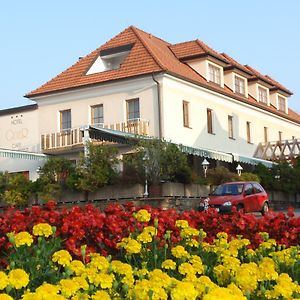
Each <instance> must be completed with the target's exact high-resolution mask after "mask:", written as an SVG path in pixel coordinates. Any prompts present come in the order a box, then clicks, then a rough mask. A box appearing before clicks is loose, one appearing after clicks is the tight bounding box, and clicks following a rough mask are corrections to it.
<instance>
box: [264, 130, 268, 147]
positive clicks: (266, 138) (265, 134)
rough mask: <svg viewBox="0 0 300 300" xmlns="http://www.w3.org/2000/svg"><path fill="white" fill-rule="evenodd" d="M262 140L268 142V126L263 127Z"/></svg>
mask: <svg viewBox="0 0 300 300" xmlns="http://www.w3.org/2000/svg"><path fill="white" fill-rule="evenodd" d="M264 141H265V143H267V142H268V127H264Z"/></svg>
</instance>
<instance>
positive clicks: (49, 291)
mask: <svg viewBox="0 0 300 300" xmlns="http://www.w3.org/2000/svg"><path fill="white" fill-rule="evenodd" d="M35 291H36V293H37V294H39V295H41V296H43V297H45V296H53V295H56V294H58V292H59V287H58V286H56V285H53V284H49V283H44V284H42V285H41V286H39V287H38V288H37V289H36V290H35Z"/></svg>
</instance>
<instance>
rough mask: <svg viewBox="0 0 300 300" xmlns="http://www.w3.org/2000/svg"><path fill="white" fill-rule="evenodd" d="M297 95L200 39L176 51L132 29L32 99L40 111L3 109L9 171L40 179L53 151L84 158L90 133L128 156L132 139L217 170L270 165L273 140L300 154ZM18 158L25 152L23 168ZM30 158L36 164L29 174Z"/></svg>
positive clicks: (1, 144) (3, 156)
mask: <svg viewBox="0 0 300 300" xmlns="http://www.w3.org/2000/svg"><path fill="white" fill-rule="evenodd" d="M291 95H292V93H291V92H290V91H289V90H288V89H287V88H285V87H283V86H282V85H281V84H279V83H278V82H276V81H275V80H274V79H272V78H271V77H269V76H266V75H262V74H260V73H259V72H258V71H256V70H255V69H253V68H251V67H250V66H247V65H241V64H240V63H238V62H237V61H235V60H234V59H233V58H231V57H230V56H228V55H227V54H224V53H222V54H221V53H218V52H216V51H215V50H213V49H212V48H210V47H208V46H207V45H206V44H204V43H203V42H201V41H199V40H194V41H189V42H183V43H179V44H170V43H168V42H166V41H164V40H162V39H160V38H157V37H155V36H153V35H151V34H149V33H146V32H144V31H142V30H140V29H138V28H136V27H133V26H130V27H129V28H127V29H125V30H124V31H123V32H121V33H120V34H118V35H117V36H115V37H114V38H112V39H111V40H109V41H108V42H106V43H105V44H104V45H102V46H101V47H99V48H98V49H96V50H95V51H93V52H92V53H90V54H88V55H87V56H85V57H82V58H80V59H79V60H78V61H77V62H76V63H75V64H74V65H73V66H71V67H70V68H68V69H67V70H65V71H63V72H62V73H61V74H59V75H57V76H56V77H55V78H53V79H51V80H50V81H48V82H47V83H45V84H44V85H42V86H41V87H39V88H37V89H36V90H34V91H31V92H29V93H28V94H27V95H26V97H27V98H29V99H31V100H32V101H34V102H35V104H34V105H30V106H25V107H18V108H13V109H7V110H2V111H0V126H1V127H0V128H1V130H0V165H1V169H2V170H3V169H5V168H6V169H8V170H9V171H11V172H16V171H30V172H29V173H30V177H31V178H35V177H36V173H35V170H36V168H37V166H38V165H41V164H42V163H43V162H44V160H45V157H44V155H45V154H50V155H63V156H65V157H68V158H70V159H77V158H78V156H79V153H80V152H82V151H83V148H84V147H83V131H81V130H80V129H81V128H83V126H84V127H85V128H86V131H85V133H86V134H89V137H90V138H92V139H93V140H98V141H104V142H106V141H108V142H114V143H116V144H117V145H118V146H119V147H120V153H124V152H126V151H128V149H129V146H128V145H127V140H130V139H131V138H132V137H133V135H131V134H128V132H129V133H132V134H140V135H143V134H146V135H149V136H154V137H159V138H162V139H164V140H166V141H171V142H173V143H176V144H181V145H183V150H184V151H186V152H187V153H190V154H193V155H194V157H195V159H194V163H195V166H198V167H199V165H200V164H201V162H202V160H203V159H204V158H207V160H209V161H210V162H211V163H212V165H216V164H218V162H226V163H234V164H238V163H240V164H242V165H243V166H244V167H246V166H247V165H255V164H257V163H259V162H262V163H264V164H266V165H268V166H269V165H271V163H270V162H269V161H267V160H265V159H270V160H274V159H277V158H279V157H278V155H277V154H276V152H275V151H273V152H272V149H274V148H272V147H271V145H272V143H271V142H275V144H276V143H277V144H278V142H279V143H281V144H282V145H284V143H285V142H284V141H285V140H287V141H289V143H287V144H289V145H290V144H291V145H292V144H293V145H294V148H293V150H294V152H295V151H296V152H297V151H298V152H299V148H296V147H295V146H297V145H298V141H297V138H300V116H299V115H298V114H297V113H295V112H294V111H292V110H291V109H289V107H288V101H289V97H290V96H291ZM126 132H127V133H126ZM86 137H87V136H86ZM275 144H274V143H273V145H275ZM267 145H269V146H270V147H269V146H268V147H269V149H268V147H267V148H264V147H265V146H267ZM289 149H290V148H289ZM297 149H298V150H297ZM281 150H282V149H281ZM268 152H269V154H268ZM281 154H282V153H281ZM17 155H21V156H22V155H24V157H19V159H20V162H17V160H16V159H15V158H16V157H17ZM26 155H29V156H30V155H32V157H35V159H31V165H32V167H30V168H29V167H28V166H27V165H26V164H25V163H24V162H25V161H26V160H27V161H28V160H29V156H28V157H25V156H26ZM12 158H14V159H12ZM261 158H264V160H262V159H261ZM33 161H34V162H35V163H32V162H33ZM234 164H233V165H234ZM1 169H0V170H1Z"/></svg>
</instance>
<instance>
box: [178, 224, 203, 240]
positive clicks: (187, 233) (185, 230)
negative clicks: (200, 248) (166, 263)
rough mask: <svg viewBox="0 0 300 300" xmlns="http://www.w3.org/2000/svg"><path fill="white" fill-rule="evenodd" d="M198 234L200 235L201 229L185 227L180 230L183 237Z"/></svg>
mask: <svg viewBox="0 0 300 300" xmlns="http://www.w3.org/2000/svg"><path fill="white" fill-rule="evenodd" d="M198 235H199V230H197V229H195V228H192V227H186V228H183V229H182V230H181V232H180V236H181V237H183V238H191V237H193V236H198Z"/></svg>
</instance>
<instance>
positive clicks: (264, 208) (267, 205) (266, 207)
mask: <svg viewBox="0 0 300 300" xmlns="http://www.w3.org/2000/svg"><path fill="white" fill-rule="evenodd" d="M268 211H269V204H268V203H267V202H265V203H264V205H263V206H262V209H261V214H262V215H263V216H264V215H265V214H266V213H267V212H268Z"/></svg>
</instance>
